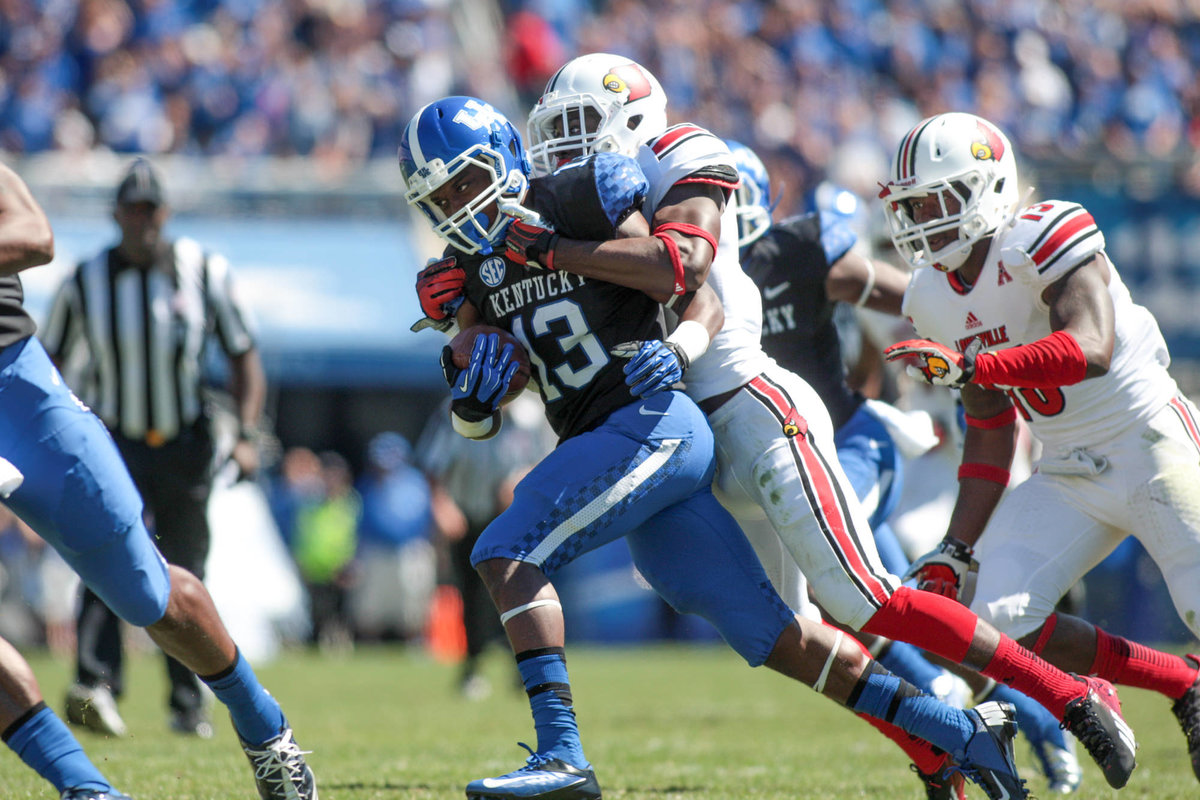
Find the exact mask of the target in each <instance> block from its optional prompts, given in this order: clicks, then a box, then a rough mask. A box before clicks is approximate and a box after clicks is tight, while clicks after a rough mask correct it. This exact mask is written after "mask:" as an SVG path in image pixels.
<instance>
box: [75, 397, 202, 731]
mask: <svg viewBox="0 0 1200 800" xmlns="http://www.w3.org/2000/svg"><path fill="white" fill-rule="evenodd" d="M113 438H114V439H115V440H116V443H117V447H118V448H120V450H121V456H122V457H123V458H124V459H125V464H126V465H127V466H128V467H129V473H130V474H131V475H132V476H133V480H134V483H136V484H137V487H138V491H139V492H141V494H142V499H143V500H144V501H145V503H146V508H147V510H148V511H149V512H150V514H151V515H152V516H153V528H152V530H153V532H154V541H155V544H156V545H158V549H159V550H160V551H161V552H162V554H163V558H165V559H166V560H167V563H169V564H175V565H177V566H180V567H183V568H184V569H186V570H187V571H188V572H190V573H192V574H193V575H195V576H196V577H197V578H200V579H201V580H203V579H204V562H205V561H206V560H207V558H208V545H209V529H208V496H209V494H210V493H211V491H212V458H213V441H212V436H211V434H210V433H209V427H208V419H207V417H203V416H202V417H201V418H200V420H199V421H197V423H196V424H195V425H193V426H192V427H190V428H188V429H186V430H185V431H183V432H182V433H181V434H180V435H179V436H178V437H176V438H174V439H172V440H171V441H169V442H167V443H166V444H164V445H162V446H161V447H151V446H149V445H148V444H146V443H145V442H142V441H135V440H131V439H126V438H125V437H123V436H121V435H120V434H117V433H114V434H113ZM78 638H79V645H78V650H77V658H76V675H77V680H78V681H79V682H80V683H82V684H84V685H85V686H96V685H98V684H104V685H107V686H108V687H109V688H110V689H111V690H112V692H113V694H114V695H117V696H120V694H121V693H122V692H123V691H124V688H125V687H124V679H123V675H122V658H121V630H120V625H119V620H118V618H117V615H116V614H114V613H113V612H112V611H111V610H110V609H109V608H108V607H107V606H106V605H104V603H103V601H101V600H100V598H99V597H97V596H96V595H95V594H93V593H92V592H91V591H90V590H88V589H84V592H83V601H82V603H81V604H80V609H79V618H78ZM166 661H167V676H168V678H169V679H170V682H171V694H170V700H169V703H170V707H171V708H172V709H173V710H175V711H183V712H186V711H194V710H196V709H199V708H200V705H201V703H202V701H203V695H202V693H201V686H200V680H199V679H198V678H197V677H196V675H195V674H194V673H193V672H192V671H191V670H189V669H188V668H187V667H185V666H184V665H183V664H180V663H179V662H178V661H176V660H175V659H173V658H171V657H170V656H166Z"/></svg>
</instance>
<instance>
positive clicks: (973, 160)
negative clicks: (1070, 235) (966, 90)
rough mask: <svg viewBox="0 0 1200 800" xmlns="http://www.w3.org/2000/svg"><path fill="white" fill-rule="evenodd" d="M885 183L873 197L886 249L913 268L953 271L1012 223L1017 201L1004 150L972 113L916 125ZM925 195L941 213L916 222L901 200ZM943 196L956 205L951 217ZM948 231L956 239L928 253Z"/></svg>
mask: <svg viewBox="0 0 1200 800" xmlns="http://www.w3.org/2000/svg"><path fill="white" fill-rule="evenodd" d="M890 178H891V179H890V180H889V181H888V182H887V184H886V185H884V186H883V190H882V191H881V192H880V193H879V196H880V198H882V199H883V201H884V211H885V213H886V215H887V220H888V226H889V227H890V229H891V234H892V243H893V244H894V245H895V246H896V249H897V250H899V251H900V254H901V255H902V256H904V258H905V259H906V260H907V261H908V263H909V264H911V265H912V266H913V267H926V266H933V267H936V268H937V269H940V270H943V271H946V272H949V271H952V270H956V269H958V268H959V267H961V266H962V265H963V263H964V262H965V261H966V259H967V256H968V255H969V254H970V252H971V248H972V247H974V246H975V244H976V243H977V242H978V241H979V240H981V239H982V238H983V237H985V236H988V235H989V234H991V233H994V232H995V231H996V230H998V229H999V228H1000V226H1001V225H1003V224H1005V222H1007V221H1008V220H1009V219H1010V218H1011V217H1012V214H1013V212H1014V211H1015V210H1016V206H1017V203H1018V201H1019V200H1020V197H1019V194H1018V191H1017V161H1016V155H1015V154H1014V153H1013V149H1012V145H1011V144H1010V143H1009V141H1008V138H1007V137H1006V136H1005V135H1004V134H1003V133H1002V132H1001V131H1000V129H999V128H997V127H996V126H995V125H993V124H992V123H990V122H988V121H987V120H985V119H983V118H982V117H977V116H975V115H974V114H963V113H960V112H952V113H949V114H938V115H937V116H935V117H930V118H928V119H925V120H922V121H921V122H920V123H918V124H917V126H916V127H914V128H913V129H912V130H911V131H909V132H908V133H907V134H906V135H905V136H904V138H903V139H902V140H901V142H900V147H899V149H898V150H897V151H896V156H895V159H894V160H893V161H892V173H891V176H890ZM926 195H936V196H937V197H939V198H940V201H941V209H942V215H941V217H940V218H937V219H929V220H925V221H923V222H917V221H916V220H914V219H913V217H912V215H911V208H912V207H911V205H910V203H909V202H908V201H910V200H911V199H913V198H915V197H924V196H926ZM948 197H953V198H954V199H956V200H957V201H958V205H959V210H958V211H957V213H953V214H951V213H949V210H948V209H947V202H946V201H947V198H948ZM955 231H957V234H958V235H957V238H956V239H954V240H952V241H949V242H947V243H945V244H941V245H940V246H939V249H938V250H937V251H936V252H935V251H934V248H933V247H932V246H931V244H930V240H931V239H935V238H937V237H938V236H940V235H944V234H951V233H954V232H955Z"/></svg>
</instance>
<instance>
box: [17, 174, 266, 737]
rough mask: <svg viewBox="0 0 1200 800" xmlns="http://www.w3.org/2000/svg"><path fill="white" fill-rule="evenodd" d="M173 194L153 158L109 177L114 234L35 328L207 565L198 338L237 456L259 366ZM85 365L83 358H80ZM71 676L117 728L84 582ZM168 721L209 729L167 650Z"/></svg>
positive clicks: (179, 537)
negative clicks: (225, 394)
mask: <svg viewBox="0 0 1200 800" xmlns="http://www.w3.org/2000/svg"><path fill="white" fill-rule="evenodd" d="M167 217H168V207H167V204H166V202H165V197H164V195H163V189H162V184H161V181H160V180H159V177H158V175H157V173H156V171H155V169H154V167H153V166H152V165H151V164H150V162H149V161H146V160H145V159H138V160H136V161H134V162H133V164H132V165H131V166H130V167H129V169H128V171H127V173H126V174H125V176H124V178H123V179H122V180H121V183H120V185H119V186H118V188H117V194H116V204H115V206H114V209H113V219H114V220H115V221H116V223H117V226H118V227H119V228H120V232H121V239H120V241H119V242H118V243H117V244H116V245H115V246H114V247H111V248H108V249H106V250H104V251H102V252H100V253H99V254H97V255H96V256H94V257H93V258H91V259H88V260H86V261H84V262H82V263H80V264H79V265H78V266H77V267H76V269H75V271H74V272H73V273H72V274H70V275H69V276H68V277H67V278H66V280H65V281H64V282H63V284H62V286H61V287H60V288H59V290H58V293H57V295H56V296H55V298H54V303H53V306H52V308H51V312H50V317H49V320H48V321H47V324H46V325H45V326H44V327H43V328H42V329H41V331H40V334H41V338H42V342H43V344H44V345H45V347H46V350H47V351H49V353H50V355H51V356H52V357H53V358H54V360H55V361H56V362H57V363H58V364H59V365H60V366H62V367H63V368H64V372H65V373H66V374H67V375H72V374H75V373H76V372H78V374H79V377H80V380H79V381H77V382H75V383H76V384H77V385H76V388H77V389H79V390H80V391H79V394H80V395H82V396H83V397H84V398H85V399H86V400H87V402H88V403H89V405H91V407H92V409H93V410H94V411H95V412H96V414H97V415H98V416H99V417H100V418H101V419H102V420H103V421H104V423H105V425H107V426H108V429H109V430H110V431H111V432H112V435H113V438H114V439H115V440H116V443H117V446H118V447H119V448H120V450H121V455H122V456H123V457H124V459H125V463H126V464H127V465H128V467H129V471H130V473H131V474H132V475H133V479H134V481H135V482H136V483H137V487H138V490H139V491H140V492H141V494H142V497H143V499H144V500H145V503H146V506H147V509H148V511H149V513H150V515H151V517H152V522H153V530H154V533H155V536H156V542H157V544H158V547H159V550H160V551H161V552H162V554H163V556H164V557H165V558H166V559H167V561H168V562H170V563H172V564H177V565H179V566H181V567H183V568H184V569H186V570H188V571H189V572H192V573H193V574H195V575H196V576H197V577H199V578H201V579H203V578H204V562H205V559H206V558H207V556H208V548H209V528H208V518H207V514H206V510H207V504H208V497H209V493H210V490H211V487H212V480H213V475H214V469H213V466H214V465H213V460H214V458H213V457H214V446H213V438H212V433H211V430H210V423H211V420H210V417H209V414H208V413H207V410H206V408H205V404H204V402H203V400H202V397H201V378H202V374H203V366H204V363H205V346H206V343H207V342H208V340H209V339H210V334H215V337H216V339H217V340H218V341H219V342H220V345H221V348H222V350H223V351H224V352H225V355H226V356H227V357H228V359H229V365H230V375H231V379H230V387H229V389H230V392H231V394H232V395H233V398H234V401H235V404H236V410H237V415H238V419H239V421H240V424H241V428H240V434H239V437H238V441H237V444H236V446H235V447H234V450H233V453H232V458H233V459H234V461H236V462H237V465H238V468H239V470H240V472H241V474H242V475H243V476H250V475H253V474H254V473H255V472H256V471H257V469H258V450H257V448H256V446H255V443H254V433H255V430H256V427H255V426H256V424H257V422H258V419H259V416H260V414H261V413H262V408H263V402H264V399H265V396H266V379H265V377H264V374H263V369H262V362H261V361H260V359H259V355H258V351H257V349H256V348H255V343H254V339H253V336H252V334H251V331H250V329H249V326H248V316H247V312H246V308H245V306H244V305H243V304H242V303H241V301H240V300H239V299H238V297H237V294H236V292H235V291H234V286H233V278H232V274H231V272H230V267H229V263H228V262H227V261H226V260H225V259H224V258H223V257H221V256H219V255H216V254H213V253H209V252H207V251H206V250H205V249H204V248H202V247H201V246H200V245H199V244H198V243H197V242H195V241H193V240H191V239H186V238H181V239H176V240H174V241H172V240H170V239H167V238H165V237H164V236H163V225H164V223H165V222H166V220H167ZM77 368H81V369H77ZM78 638H79V644H78V651H77V652H78V655H77V664H76V666H77V679H76V680H77V682H76V684H75V685H74V686H72V687H71V688H70V690H69V691H68V693H67V718H68V719H69V720H70V721H71V722H72V723H75V724H82V725H86V726H87V727H90V728H92V729H94V730H96V731H98V732H101V733H105V734H108V735H111V736H121V735H123V734H124V733H125V724H124V722H123V720H122V719H121V716H120V714H119V713H118V711H117V707H116V703H115V698H117V697H120V695H121V692H122V690H123V686H122V669H121V661H122V657H121V639H120V626H119V624H118V619H117V617H116V615H115V614H113V613H112V611H110V610H109V609H108V608H107V607H106V606H105V605H104V604H103V603H102V602H101V601H100V599H99V598H98V597H97V596H96V595H94V594H93V593H92V592H91V591H87V590H85V591H84V594H83V600H82V603H81V607H80V612H79V619H78ZM167 672H168V675H169V678H170V684H171V694H170V710H171V727H172V729H173V730H176V731H178V732H180V733H185V734H191V735H195V736H201V737H205V738H207V737H209V736H212V731H213V729H212V724H211V721H210V720H209V718H208V712H207V708H206V703H205V702H204V697H203V695H202V694H201V684H200V681H199V679H198V678H197V677H196V676H195V675H194V674H193V673H192V672H190V671H189V670H188V669H187V668H186V667H184V666H183V665H182V664H180V663H179V662H178V661H175V660H174V659H172V658H169V657H168V658H167Z"/></svg>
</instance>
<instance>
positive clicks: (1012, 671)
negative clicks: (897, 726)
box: [863, 586, 1087, 721]
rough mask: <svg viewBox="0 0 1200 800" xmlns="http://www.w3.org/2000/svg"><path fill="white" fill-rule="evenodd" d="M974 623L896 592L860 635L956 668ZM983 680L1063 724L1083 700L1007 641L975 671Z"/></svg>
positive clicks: (944, 600) (1073, 682)
mask: <svg viewBox="0 0 1200 800" xmlns="http://www.w3.org/2000/svg"><path fill="white" fill-rule="evenodd" d="M978 623H979V617H977V616H975V615H974V614H973V613H971V610H970V609H968V608H967V607H966V606H964V605H962V604H961V603H958V602H956V601H954V600H951V599H950V598H948V597H942V596H941V595H938V594H933V593H932V592H920V591H917V590H915V589H910V588H908V587H907V586H901V587H900V588H899V589H897V590H896V592H895V594H893V595H892V596H891V598H889V600H888V602H887V604H886V605H884V607H883V608H881V609H879V610H878V611H876V612H875V616H873V617H871V619H869V620H868V621H867V624H866V625H864V626H863V630H864V631H866V632H867V633H874V634H876V635H879V636H886V637H888V638H889V639H897V640H899V641H902V642H908V643H909V644H912V645H916V646H917V647H920V648H921V649H923V650H928V651H929V652H931V653H937V654H938V655H939V656H942V657H943V658H948V659H950V660H951V661H954V662H956V663H959V664H961V663H962V662H963V659H964V658H966V657H967V650H968V649H969V648H970V646H971V640H972V639H973V638H974V637H975V626H976V625H977V624H978ZM980 672H981V673H982V674H984V675H985V676H987V677H989V678H992V679H993V680H995V681H997V682H999V683H1003V684H1005V685H1006V686H1011V687H1012V688H1014V689H1016V690H1017V691H1018V692H1021V693H1023V694H1027V695H1029V696H1030V697H1032V698H1033V699H1034V700H1036V701H1037V702H1039V703H1041V704H1042V705H1043V706H1045V707H1046V708H1047V709H1048V710H1049V711H1050V713H1052V714H1054V716H1055V718H1056V719H1058V720H1060V721H1061V720H1062V717H1063V711H1064V710H1065V709H1066V705H1067V703H1069V702H1071V701H1072V700H1075V699H1076V698H1079V697H1082V696H1083V695H1084V693H1085V692H1086V691H1087V685H1086V684H1084V683H1083V682H1082V681H1079V680H1077V679H1075V678H1072V677H1071V676H1070V675H1068V674H1067V673H1065V672H1063V671H1062V670H1060V669H1059V668H1058V667H1055V666H1052V665H1051V664H1049V663H1048V662H1046V661H1043V660H1042V659H1040V658H1038V657H1037V656H1036V655H1034V654H1033V653H1032V652H1030V651H1029V650H1026V649H1025V648H1024V647H1021V646H1020V645H1019V644H1017V643H1016V642H1014V641H1013V640H1012V639H1010V638H1009V637H1007V636H1004V635H1003V634H1001V636H1000V644H999V646H998V647H997V648H996V652H995V654H994V655H993V656H992V660H991V661H990V662H988V664H987V666H986V667H984V668H983V669H981V670H980Z"/></svg>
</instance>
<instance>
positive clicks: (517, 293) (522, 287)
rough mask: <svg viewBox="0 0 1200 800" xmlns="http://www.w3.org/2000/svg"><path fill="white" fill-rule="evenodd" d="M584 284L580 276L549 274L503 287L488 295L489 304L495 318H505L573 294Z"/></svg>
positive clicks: (559, 273)
mask: <svg viewBox="0 0 1200 800" xmlns="http://www.w3.org/2000/svg"><path fill="white" fill-rule="evenodd" d="M583 284H584V280H583V278H581V277H579V276H578V275H572V274H571V273H569V272H547V273H545V274H544V275H534V276H532V277H529V278H525V279H524V280H521V281H518V282H516V283H514V284H511V285H510V286H504V287H501V288H500V289H497V290H496V291H494V292H492V293H491V294H489V295H488V297H487V302H488V304H489V305H490V306H491V312H492V313H493V314H494V315H495V316H497V317H505V316H508V315H509V314H512V313H513V312H515V311H517V310H519V309H521V308H522V307H524V306H526V305H529V304H530V303H535V302H541V301H542V300H546V299H547V298H551V297H558V296H559V295H563V294H568V293H570V292H573V291H575V290H576V289H578V288H579V287H580V286H583Z"/></svg>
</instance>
